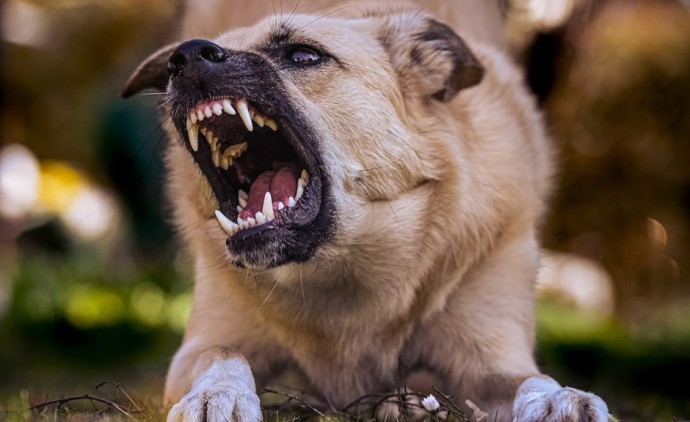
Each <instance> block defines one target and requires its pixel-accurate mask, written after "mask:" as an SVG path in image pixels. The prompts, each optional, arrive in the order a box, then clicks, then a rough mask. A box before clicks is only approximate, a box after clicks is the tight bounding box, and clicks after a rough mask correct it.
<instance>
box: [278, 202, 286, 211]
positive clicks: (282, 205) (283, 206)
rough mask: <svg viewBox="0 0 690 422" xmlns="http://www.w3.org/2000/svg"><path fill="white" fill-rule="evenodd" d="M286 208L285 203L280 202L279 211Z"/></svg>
mask: <svg viewBox="0 0 690 422" xmlns="http://www.w3.org/2000/svg"><path fill="white" fill-rule="evenodd" d="M283 208H285V205H284V204H283V203H282V202H278V211H280V210H282V209H283Z"/></svg>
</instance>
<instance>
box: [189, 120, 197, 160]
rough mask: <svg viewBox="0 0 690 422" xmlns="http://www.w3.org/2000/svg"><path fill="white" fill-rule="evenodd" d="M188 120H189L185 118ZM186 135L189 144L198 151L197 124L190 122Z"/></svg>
mask: <svg viewBox="0 0 690 422" xmlns="http://www.w3.org/2000/svg"><path fill="white" fill-rule="evenodd" d="M187 122H190V120H187ZM187 136H188V137H189V145H190V146H191V147H192V150H193V151H194V152H197V151H199V125H197V124H195V123H192V124H190V125H188V126H187Z"/></svg>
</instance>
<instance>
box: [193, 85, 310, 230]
mask: <svg viewBox="0 0 690 422" xmlns="http://www.w3.org/2000/svg"><path fill="white" fill-rule="evenodd" d="M183 118H186V121H185V126H184V127H185V128H186V135H187V136H186V138H187V139H186V140H187V142H188V145H187V146H188V149H189V150H190V151H191V152H192V155H193V157H194V159H195V160H196V162H197V164H198V165H199V167H200V169H201V170H202V172H203V173H204V175H205V176H206V178H207V180H208V182H209V184H210V185H211V188H212V189H213V192H214V194H215V196H216V198H217V199H218V203H219V207H220V209H219V210H217V211H216V212H215V218H216V219H217V221H218V223H219V224H220V227H221V228H222V229H223V230H224V232H225V233H226V234H227V235H228V237H229V238H231V239H235V240H242V239H246V238H248V237H256V236H258V235H261V234H262V233H264V232H266V231H267V230H271V229H276V228H284V229H290V228H295V227H298V226H304V225H306V224H308V223H310V222H311V221H313V220H314V219H315V218H316V216H317V215H318V212H319V208H320V196H321V195H320V191H319V185H320V180H319V176H318V175H319V170H318V166H317V165H316V157H315V153H314V151H311V150H310V148H309V147H308V146H306V145H305V143H304V142H301V140H300V136H299V134H298V133H297V132H298V131H297V130H294V128H292V127H291V125H290V122H289V120H288V119H287V118H280V117H277V116H271V115H270V114H269V113H266V112H263V111H261V110H260V109H259V108H258V107H257V106H255V105H253V104H251V103H250V102H249V101H248V100H247V99H244V98H214V99H205V100H202V101H200V102H197V103H196V104H195V105H194V106H193V107H191V108H189V110H188V111H187V113H186V117H183Z"/></svg>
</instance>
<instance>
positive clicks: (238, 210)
mask: <svg viewBox="0 0 690 422" xmlns="http://www.w3.org/2000/svg"><path fill="white" fill-rule="evenodd" d="M242 211H244V208H242V207H241V206H239V205H238V206H237V213H238V214H239V213H241V212H242Z"/></svg>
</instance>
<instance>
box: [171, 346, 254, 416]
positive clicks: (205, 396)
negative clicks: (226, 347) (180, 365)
mask: <svg viewBox="0 0 690 422" xmlns="http://www.w3.org/2000/svg"><path fill="white" fill-rule="evenodd" d="M242 364H244V365H245V366H247V368H243V367H240V366H242ZM238 369H239V371H238ZM246 372H248V373H249V376H248V377H247V374H246ZM261 419H262V415H261V405H260V402H259V396H257V394H256V392H255V389H254V379H253V378H252V377H251V370H249V368H248V365H246V362H244V361H242V362H235V361H230V360H228V361H222V362H216V363H215V364H214V365H212V366H211V367H210V368H209V369H208V370H207V371H206V372H205V373H204V374H203V375H202V376H201V377H199V379H198V380H197V381H196V382H195V383H194V386H193V387H192V390H191V391H190V392H189V393H187V395H186V396H184V397H183V398H182V400H180V401H179V402H178V403H177V404H175V405H174V406H173V407H172V408H171V409H170V412H169V413H168V419H167V422H258V421H261Z"/></svg>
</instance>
